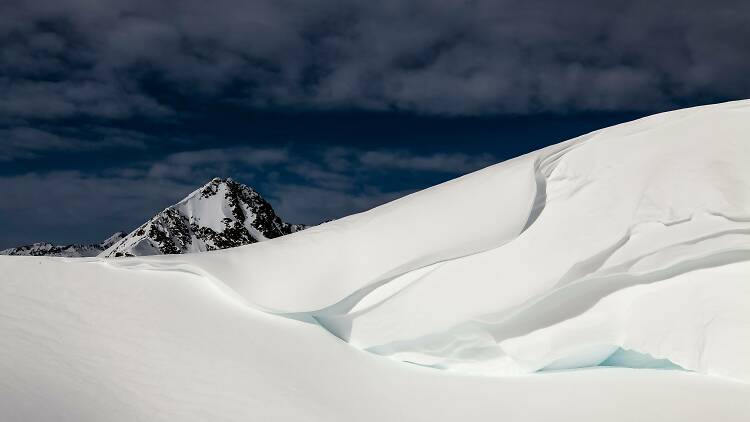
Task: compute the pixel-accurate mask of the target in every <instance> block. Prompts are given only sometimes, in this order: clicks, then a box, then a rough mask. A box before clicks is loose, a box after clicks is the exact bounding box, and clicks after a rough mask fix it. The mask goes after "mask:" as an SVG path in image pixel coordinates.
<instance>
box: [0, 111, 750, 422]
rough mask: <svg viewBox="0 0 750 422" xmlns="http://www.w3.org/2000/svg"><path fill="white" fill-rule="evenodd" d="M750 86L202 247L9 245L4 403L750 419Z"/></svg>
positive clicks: (360, 414) (265, 412) (29, 409)
mask: <svg viewBox="0 0 750 422" xmlns="http://www.w3.org/2000/svg"><path fill="white" fill-rule="evenodd" d="M748 164H750V101H738V102H731V103H724V104H719V105H712V106H705V107H698V108H692V109H685V110H678V111H674V112H669V113H664V114H659V115H655V116H651V117H648V118H645V119H640V120H637V121H634V122H630V123H626V124H622V125H618V126H614V127H611V128H607V129H603V130H600V131H596V132H593V133H591V134H588V135H585V136H582V137H579V138H576V139H572V140H570V141H567V142H564V143H561V144H558V145H554V146H551V147H548V148H545V149H542V150H539V151H536V152H533V153H530V154H527V155H524V156H522V157H518V158H516V159H513V160H510V161H506V162H504V163H500V164H497V165H495V166H491V167H488V168H486V169H483V170H480V171H478V172H475V173H472V174H469V175H466V176H464V177H461V178H458V179H456V180H453V181H450V182H447V183H444V184H442V185H438V186H435V187H433V188H430V189H427V190H424V191H421V192H417V193H415V194H413V195H409V196H407V197H404V198H401V199H399V200H396V201H393V202H391V203H389V204H386V205H383V206H380V207H377V208H375V209H372V210H370V211H367V212H364V213H361V214H357V215H352V216H349V217H346V218H342V219H340V220H336V221H333V222H329V223H326V224H323V225H320V226H316V227H312V228H309V229H307V230H304V231H301V232H297V233H293V234H290V235H287V236H284V237H279V238H276V239H271V240H268V241H264V242H261V243H256V244H252V245H248V246H241V247H237V248H232V249H227V250H220V251H212V252H204V253H198V254H188V255H170V256H150V257H135V258H118V259H102V258H85V259H65V258H44V257H0V338H1V339H2V341H0V419H2V420H13V421H15V420H21V421H23V420H28V421H47V420H50V421H51V420H54V421H60V420H66V421H102V420H107V421H133V420H144V421H162V420H163V421H175V420H179V421H192V420H195V421H234V420H237V421H246V420H269V421H300V420H305V421H307V420H309V421H402V420H403V421H436V420H440V421H453V420H466V421H497V420H508V421H549V420H558V421H634V420H637V421H681V422H682V421H707V420H716V421H747V420H748V418H750V306H749V305H750V165H748Z"/></svg>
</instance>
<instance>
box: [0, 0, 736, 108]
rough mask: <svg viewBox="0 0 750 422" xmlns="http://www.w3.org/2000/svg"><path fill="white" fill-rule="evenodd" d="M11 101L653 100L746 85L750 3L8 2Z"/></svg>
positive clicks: (6, 83)
mask: <svg viewBox="0 0 750 422" xmlns="http://www.w3.org/2000/svg"><path fill="white" fill-rule="evenodd" d="M0 39H1V40H3V41H2V42H1V43H2V45H1V46H0V71H1V73H2V75H3V77H2V78H0V89H2V90H3V92H4V95H3V96H2V98H1V99H0V113H2V114H5V115H9V116H19V117H22V118H60V117H70V116H77V115H85V116H95V117H99V118H105V119H121V118H128V117H132V116H134V115H140V116H152V117H159V118H164V117H167V116H170V115H172V114H173V113H174V111H175V110H179V109H180V108H181V107H182V102H181V101H183V100H185V99H186V98H188V99H190V100H191V101H197V102H207V103H209V104H210V103H215V102H221V103H226V104H234V105H238V106H240V107H251V108H274V107H286V108H301V109H330V108H345V109H349V108H359V109H372V110H394V109H396V110H409V111H415V112H419V113H439V114H487V113H533V112H538V111H554V112H571V111H581V110H584V111H585V110H624V109H626V110H646V111H652V110H659V109H663V108H665V107H671V106H674V105H675V104H682V103H686V102H687V103H689V102H694V101H700V100H704V99H709V100H718V99H735V98H740V97H743V96H748V95H749V94H750V80H749V79H748V78H747V77H746V75H747V74H749V73H750V3H748V2H747V1H745V0H732V1H730V0H719V1H715V2H705V1H691V0H666V1H660V2H654V1H645V0H628V1H624V0H614V1H607V2H602V1H595V0H573V1H566V2H558V1H526V0H467V1H449V0H411V1H404V0H383V1H356V0H355V1H344V0H320V1H316V2H313V3H311V2H308V1H302V0H249V1H245V0H242V1H241V0H216V1H212V2H205V1H198V0H186V1H160V2H154V1H131V0H128V1H119V0H100V1H96V2H91V1H84V0H59V1H54V2H50V1H42V0H23V1H21V0H8V1H4V2H3V3H2V5H1V6H0Z"/></svg>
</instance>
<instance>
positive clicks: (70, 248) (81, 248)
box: [0, 232, 125, 258]
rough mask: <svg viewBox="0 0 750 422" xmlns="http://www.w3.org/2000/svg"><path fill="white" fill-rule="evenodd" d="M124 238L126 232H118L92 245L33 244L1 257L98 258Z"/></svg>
mask: <svg viewBox="0 0 750 422" xmlns="http://www.w3.org/2000/svg"><path fill="white" fill-rule="evenodd" d="M123 237H125V232H117V233H115V234H113V235H112V236H110V237H108V238H107V240H105V241H103V242H102V243H95V244H92V245H82V244H72V245H53V244H51V243H33V244H31V245H25V246H19V247H17V248H10V249H5V250H2V251H0V255H24V256H61V257H72V258H79V257H86V256H97V255H99V254H100V253H102V252H103V251H104V250H106V249H107V248H109V247H110V246H112V245H114V244H115V243H117V242H118V241H120V240H121V239H122V238H123Z"/></svg>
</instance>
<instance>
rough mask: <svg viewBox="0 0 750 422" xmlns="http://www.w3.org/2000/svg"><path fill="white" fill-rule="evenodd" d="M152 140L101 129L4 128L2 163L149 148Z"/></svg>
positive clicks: (0, 132)
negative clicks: (79, 152)
mask: <svg viewBox="0 0 750 422" xmlns="http://www.w3.org/2000/svg"><path fill="white" fill-rule="evenodd" d="M150 141H151V139H150V137H148V136H147V135H144V134H142V133H139V132H135V131H129V130H124V129H115V128H110V127H101V126H88V127H86V126H84V127H82V128H79V129H75V130H71V129H68V130H66V131H57V132H53V131H49V130H45V129H39V128H34V127H29V126H15V127H10V128H0V162H3V161H11V160H15V159H32V158H36V157H38V156H40V155H43V154H47V153H53V152H60V151H64V152H77V151H97V150H103V149H108V148H118V147H119V148H129V149H132V148H136V149H138V148H145V147H146V145H147V143H148V142H150Z"/></svg>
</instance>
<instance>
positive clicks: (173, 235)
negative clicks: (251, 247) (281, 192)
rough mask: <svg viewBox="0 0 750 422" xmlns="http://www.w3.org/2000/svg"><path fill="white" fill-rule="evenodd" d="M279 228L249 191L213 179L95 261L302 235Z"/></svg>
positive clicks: (264, 203) (266, 207) (289, 227)
mask: <svg viewBox="0 0 750 422" xmlns="http://www.w3.org/2000/svg"><path fill="white" fill-rule="evenodd" d="M304 228H305V226H303V225H299V224H289V223H285V222H283V221H282V220H281V218H279V217H278V216H277V215H276V213H275V212H274V210H273V207H271V204H269V203H268V202H267V201H266V200H265V199H263V197H261V196H260V194H259V193H258V192H256V191H255V190H253V189H252V188H250V187H248V186H245V185H243V184H241V183H237V182H235V181H234V180H232V179H219V178H216V179H213V180H211V181H210V182H208V183H207V184H206V185H204V186H203V187H201V188H200V189H198V190H196V191H194V192H193V193H191V194H190V195H188V196H187V197H186V198H185V199H183V200H182V201H180V202H178V203H177V204H175V205H172V206H171V207H169V208H167V209H165V210H164V211H162V212H160V213H159V214H157V215H156V216H154V217H153V218H152V219H151V220H149V221H148V222H146V223H145V224H143V225H142V226H141V227H139V228H138V229H136V230H135V231H133V232H132V233H130V234H129V235H127V236H126V237H125V238H123V239H122V240H120V241H119V242H117V243H116V244H115V245H113V246H112V247H111V248H109V249H107V250H106V251H104V252H103V253H102V255H101V256H106V257H119V256H141V255H161V254H180V253H187V252H201V251H210V250H215V249H225V248H232V247H235V246H242V245H248V244H251V243H255V242H260V241H264V240H267V239H273V238H276V237H279V236H283V235H286V234H290V233H294V232H296V231H299V230H302V229H304Z"/></svg>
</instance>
